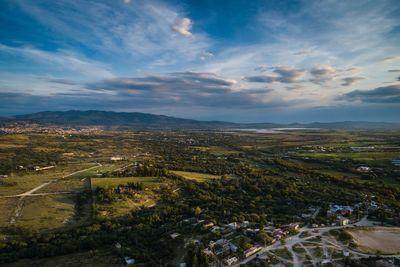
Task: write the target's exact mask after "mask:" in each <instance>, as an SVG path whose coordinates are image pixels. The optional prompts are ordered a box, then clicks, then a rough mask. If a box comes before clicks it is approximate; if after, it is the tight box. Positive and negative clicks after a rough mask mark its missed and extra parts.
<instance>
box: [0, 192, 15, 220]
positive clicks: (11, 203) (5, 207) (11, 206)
mask: <svg viewBox="0 0 400 267" xmlns="http://www.w3.org/2000/svg"><path fill="white" fill-rule="evenodd" d="M16 207H17V202H16V199H14V198H0V210H1V212H0V226H7V225H9V223H10V220H11V217H12V216H13V215H14V210H15V208H16Z"/></svg>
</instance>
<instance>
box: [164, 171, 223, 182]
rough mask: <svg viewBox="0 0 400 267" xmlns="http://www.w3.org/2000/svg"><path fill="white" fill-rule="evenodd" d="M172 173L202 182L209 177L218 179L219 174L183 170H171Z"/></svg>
mask: <svg viewBox="0 0 400 267" xmlns="http://www.w3.org/2000/svg"><path fill="white" fill-rule="evenodd" d="M171 172H172V173H174V174H176V175H178V176H181V177H183V178H185V179H189V180H195V181H197V182H204V181H207V180H210V179H220V178H221V176H219V175H212V174H206V173H199V172H185V171H171Z"/></svg>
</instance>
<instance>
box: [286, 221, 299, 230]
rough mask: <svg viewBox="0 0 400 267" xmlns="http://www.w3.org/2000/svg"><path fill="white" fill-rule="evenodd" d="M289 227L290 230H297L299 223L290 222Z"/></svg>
mask: <svg viewBox="0 0 400 267" xmlns="http://www.w3.org/2000/svg"><path fill="white" fill-rule="evenodd" d="M289 228H290V230H292V231H297V230H299V229H300V224H298V223H291V224H289Z"/></svg>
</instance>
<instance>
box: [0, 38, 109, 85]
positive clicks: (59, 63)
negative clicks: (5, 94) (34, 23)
mask: <svg viewBox="0 0 400 267" xmlns="http://www.w3.org/2000/svg"><path fill="white" fill-rule="evenodd" d="M0 51H1V52H2V53H6V54H10V55H12V56H15V57H25V58H27V59H29V60H31V61H33V62H40V63H41V64H45V65H53V66H56V67H57V68H58V69H60V70H68V71H70V72H74V73H75V74H79V75H85V76H86V77H87V78H99V77H112V76H113V74H112V72H111V71H110V70H109V67H108V66H107V65H105V64H104V63H102V62H98V61H95V60H91V59H88V58H86V57H85V56H82V55H78V54H76V53H75V52H72V51H68V50H58V51H55V52H48V51H44V50H40V49H37V48H34V47H30V46H22V47H11V46H7V45H4V44H0ZM22 64H24V63H22Z"/></svg>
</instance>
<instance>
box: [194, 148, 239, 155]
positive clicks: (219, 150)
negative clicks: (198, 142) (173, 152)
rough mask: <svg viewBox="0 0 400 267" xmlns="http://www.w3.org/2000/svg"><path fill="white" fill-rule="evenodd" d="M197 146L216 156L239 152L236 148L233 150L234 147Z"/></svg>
mask: <svg viewBox="0 0 400 267" xmlns="http://www.w3.org/2000/svg"><path fill="white" fill-rule="evenodd" d="M195 148H196V149H197V150H200V151H203V152H208V153H210V154H213V155H216V156H222V155H231V154H235V153H239V152H238V151H236V150H232V149H229V148H224V147H220V146H210V147H206V146H199V147H195Z"/></svg>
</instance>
